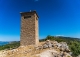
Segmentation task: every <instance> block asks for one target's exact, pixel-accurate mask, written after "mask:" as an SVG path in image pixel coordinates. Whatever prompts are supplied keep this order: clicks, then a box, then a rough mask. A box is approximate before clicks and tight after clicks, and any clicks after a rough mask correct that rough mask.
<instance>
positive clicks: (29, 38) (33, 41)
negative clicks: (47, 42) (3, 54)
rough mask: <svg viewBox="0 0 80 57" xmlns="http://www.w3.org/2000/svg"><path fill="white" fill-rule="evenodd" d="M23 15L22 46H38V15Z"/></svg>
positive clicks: (32, 13) (34, 12)
mask: <svg viewBox="0 0 80 57" xmlns="http://www.w3.org/2000/svg"><path fill="white" fill-rule="evenodd" d="M20 13H21V35H20V45H21V46H27V45H38V43H39V38H38V18H39V17H38V14H37V13H36V11H30V12H20Z"/></svg>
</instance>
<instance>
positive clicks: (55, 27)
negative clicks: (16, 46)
mask: <svg viewBox="0 0 80 57" xmlns="http://www.w3.org/2000/svg"><path fill="white" fill-rule="evenodd" d="M30 10H36V11H37V13H38V15H39V17H40V18H39V37H40V39H41V38H45V37H46V36H47V35H53V36H55V35H63V36H69V37H78V38H80V0H0V41H14V40H16V41H18V40H20V22H21V21H20V17H21V16H20V12H27V11H30Z"/></svg>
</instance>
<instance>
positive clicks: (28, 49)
mask: <svg viewBox="0 0 80 57" xmlns="http://www.w3.org/2000/svg"><path fill="white" fill-rule="evenodd" d="M0 54H3V55H0V57H1V56H2V57H72V56H71V54H70V50H69V47H68V45H67V43H66V42H60V43H58V42H57V41H50V40H47V41H45V42H40V44H39V46H36V47H35V46H33V45H29V46H20V47H18V48H17V49H12V50H8V51H4V52H2V53H0Z"/></svg>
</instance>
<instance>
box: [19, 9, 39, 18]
mask: <svg viewBox="0 0 80 57" xmlns="http://www.w3.org/2000/svg"><path fill="white" fill-rule="evenodd" d="M20 14H21V15H23V14H36V15H37V17H38V18H39V16H38V14H37V12H36V11H35V10H34V11H31V10H30V12H20Z"/></svg>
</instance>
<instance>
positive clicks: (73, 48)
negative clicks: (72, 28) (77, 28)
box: [0, 35, 80, 57]
mask: <svg viewBox="0 0 80 57" xmlns="http://www.w3.org/2000/svg"><path fill="white" fill-rule="evenodd" d="M47 40H50V41H51V42H54V41H56V42H58V43H61V42H62V43H64V44H65V43H66V44H67V45H66V46H68V48H69V50H70V54H71V56H72V57H77V56H78V55H80V39H78V38H72V37H62V36H58V37H55V36H50V35H49V36H47V37H46V38H44V39H41V40H40V44H44V43H45V42H46V41H47ZM40 44H39V45H40ZM34 47H35V46H32V50H35V48H34ZM19 48H21V50H23V49H25V50H28V49H26V48H28V46H26V47H20V42H19V41H18V42H12V43H10V44H7V45H4V46H0V50H7V51H12V50H16V49H19ZM33 48H34V49H33ZM21 50H19V52H21ZM51 50H53V51H56V49H54V48H52V49H49V48H47V49H42V50H38V51H36V52H37V53H38V52H39V53H38V54H43V53H44V54H45V52H49V51H50V52H51ZM23 51H24V50H23ZM42 51H43V52H42ZM19 52H17V53H19ZM57 52H59V51H57ZM17 53H16V54H17ZM31 53H35V52H31ZM16 54H15V55H16Z"/></svg>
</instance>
